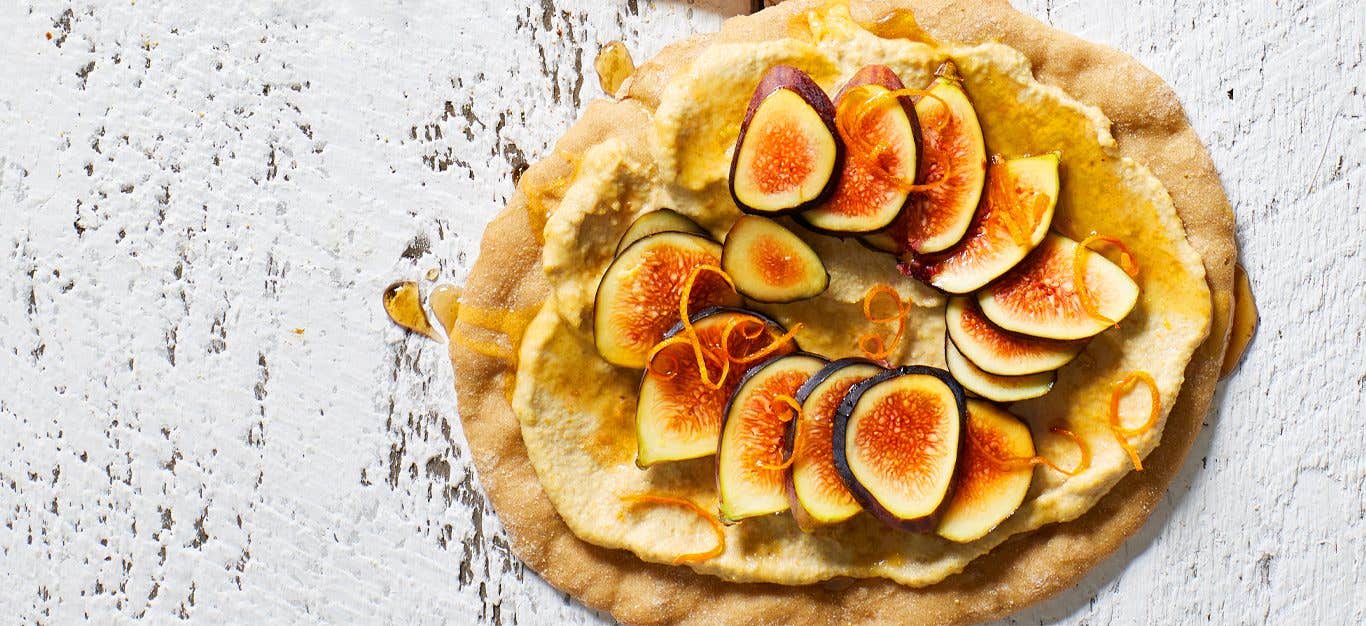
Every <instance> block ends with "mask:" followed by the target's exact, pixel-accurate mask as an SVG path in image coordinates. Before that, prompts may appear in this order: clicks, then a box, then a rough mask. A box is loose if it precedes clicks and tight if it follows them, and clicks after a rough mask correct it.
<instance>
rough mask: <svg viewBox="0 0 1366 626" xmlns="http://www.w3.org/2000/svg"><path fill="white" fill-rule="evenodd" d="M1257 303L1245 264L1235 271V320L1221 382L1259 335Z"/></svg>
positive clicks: (1221, 373) (1225, 352) (1220, 374)
mask: <svg viewBox="0 0 1366 626" xmlns="http://www.w3.org/2000/svg"><path fill="white" fill-rule="evenodd" d="M1259 321H1260V315H1259V314H1258V313H1257V301H1256V299H1254V298H1253V297H1252V283H1251V282H1250V281H1248V279H1247V272H1246V271H1245V270H1244V269H1243V264H1242V263H1239V264H1238V265H1237V266H1236V267H1235V268H1234V270H1233V319H1232V320H1231V321H1230V323H1229V325H1230V326H1231V328H1230V330H1229V336H1228V347H1227V348H1225V349H1224V362H1223V365H1222V366H1220V368H1219V380H1223V379H1225V378H1228V375H1229V374H1232V373H1233V371H1234V370H1236V369H1238V364H1239V363H1241V362H1242V361H1243V355H1244V354H1246V353H1247V346H1248V344H1250V343H1251V342H1252V337H1253V336H1254V335H1256V334H1257V323H1258V322H1259Z"/></svg>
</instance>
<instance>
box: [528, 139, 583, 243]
mask: <svg viewBox="0 0 1366 626" xmlns="http://www.w3.org/2000/svg"><path fill="white" fill-rule="evenodd" d="M554 156H558V157H560V158H562V159H564V160H565V162H566V163H567V164H568V165H569V173H568V174H566V175H564V176H560V177H559V178H555V179H554V180H551V181H550V182H548V183H545V184H543V185H535V184H532V183H531V182H528V183H527V186H526V188H525V189H524V190H523V194H524V196H525V197H526V218H527V222H528V223H529V224H530V228H531V236H532V238H533V239H535V240H536V243H538V244H541V245H545V224H546V221H547V220H549V219H550V209H549V208H547V207H546V206H545V197H546V196H547V195H552V194H553V195H555V196H556V197H557V199H563V198H564V193H565V190H566V189H567V188H568V187H569V183H571V182H573V180H574V178H575V177H576V176H578V174H579V165H580V164H581V160H582V158H583V155H580V154H575V153H573V152H569V151H567V150H561V149H559V148H556V149H555V152H554Z"/></svg>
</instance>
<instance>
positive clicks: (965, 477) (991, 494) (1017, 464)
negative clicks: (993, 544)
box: [935, 400, 1034, 543]
mask: <svg viewBox="0 0 1366 626" xmlns="http://www.w3.org/2000/svg"><path fill="white" fill-rule="evenodd" d="M1033 456H1034V437H1033V436H1032V435H1030V433H1029V426H1027V425H1025V423H1024V422H1022V421H1020V418H1018V417H1015V416H1014V415H1011V414H1010V413H1009V412H1007V411H1006V410H1005V409H1002V408H1000V407H998V406H996V405H994V404H992V403H990V402H984V401H982V400H968V429H967V444H966V445H964V446H963V456H962V458H961V459H960V460H959V461H958V463H959V468H958V485H957V487H955V488H954V490H953V497H952V498H950V499H949V505H948V508H946V509H945V510H944V515H943V517H941V518H939V528H938V530H936V531H935V532H937V533H938V534H939V536H940V537H943V538H945V539H948V540H949V541H956V542H959V543H967V542H969V541H976V540H978V539H981V538H982V537H985V536H986V535H987V533H989V532H991V531H992V529H994V528H996V527H997V526H998V525H1000V523H1001V522H1003V521H1005V520H1006V518H1008V517H1010V516H1011V515H1012V514H1014V513H1015V510H1016V509H1018V508H1020V504H1021V503H1023V502H1024V499H1025V494H1027V493H1029V483H1030V482H1032V481H1033V480H1034V466H1033V465H1031V464H1030V463H1029V462H1028V461H1026V460H1025V459H1030V458H1033Z"/></svg>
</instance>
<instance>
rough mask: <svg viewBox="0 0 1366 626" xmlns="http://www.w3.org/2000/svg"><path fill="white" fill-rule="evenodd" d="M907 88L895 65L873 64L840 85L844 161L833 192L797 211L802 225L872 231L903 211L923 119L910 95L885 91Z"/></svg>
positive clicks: (845, 231)
mask: <svg viewBox="0 0 1366 626" xmlns="http://www.w3.org/2000/svg"><path fill="white" fill-rule="evenodd" d="M904 88H905V85H903V84H902V83H901V79H900V78H898V77H897V75H896V72H894V71H892V69H891V68H889V67H887V66H885V65H869V66H867V67H864V68H863V69H860V70H859V71H858V72H857V73H855V74H854V76H853V77H852V78H850V79H849V82H848V83H846V84H845V85H844V88H843V89H841V90H840V93H839V95H838V97H837V98H836V101H835V119H836V124H835V126H836V128H837V129H838V132H839V134H840V139H841V141H843V142H844V149H845V153H844V167H843V169H842V170H841V172H840V174H839V177H838V179H837V181H836V182H835V191H834V192H833V193H832V194H831V195H830V198H829V199H828V200H826V201H825V202H822V203H821V204H820V205H818V206H816V207H815V208H813V209H810V210H808V211H806V212H804V213H800V214H798V215H797V216H796V219H797V221H798V222H801V224H802V225H803V226H806V227H807V228H810V229H811V230H814V231H817V232H822V233H826V234H832V235H841V234H849V233H853V234H857V233H869V232H874V231H878V230H881V229H883V228H886V227H887V226H889V225H890V224H891V223H892V221H893V220H895V219H896V217H897V215H899V214H900V213H901V207H902V206H903V205H905V204H906V197H907V194H908V191H907V190H906V189H905V188H904V187H903V185H902V184H900V183H899V182H898V181H914V180H915V178H916V174H917V171H918V168H919V162H920V122H919V119H918V118H917V117H916V115H915V105H914V104H913V103H912V102H911V99H910V98H909V97H907V96H897V97H895V98H894V99H891V100H887V97H886V96H884V94H887V93H889V92H892V91H896V90H898V89H904ZM883 101H885V103H883ZM879 103H882V104H879Z"/></svg>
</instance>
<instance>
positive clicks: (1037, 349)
mask: <svg viewBox="0 0 1366 626" xmlns="http://www.w3.org/2000/svg"><path fill="white" fill-rule="evenodd" d="M944 326H945V327H946V328H947V330H948V335H949V339H950V340H951V341H953V345H954V346H955V347H957V348H958V351H959V352H961V353H962V354H963V356H965V357H967V359H968V360H969V361H971V362H972V363H973V364H974V365H976V366H977V367H979V368H981V369H982V370H983V371H985V372H988V373H991V374H997V375H1001V376H1024V375H1026V374H1038V373H1040V372H1048V371H1052V370H1055V369H1058V368H1060V367H1062V366H1064V365H1067V364H1068V363H1070V362H1071V361H1072V359H1074V358H1076V357H1077V355H1078V354H1081V351H1082V350H1083V349H1085V348H1086V342H1085V340H1078V341H1058V340H1055V339H1041V338H1039V337H1030V336H1028V335H1021V334H1019V333H1012V332H1010V331H1008V330H1005V329H1003V328H1001V327H999V326H997V325H995V324H993V323H991V320H989V319H987V317H986V316H985V315H983V314H982V310H981V309H980V308H979V307H978V306H977V299H976V298H973V297H971V296H956V297H953V298H949V304H948V306H947V307H945V308H944Z"/></svg>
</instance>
